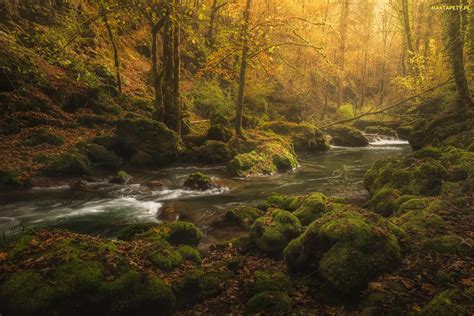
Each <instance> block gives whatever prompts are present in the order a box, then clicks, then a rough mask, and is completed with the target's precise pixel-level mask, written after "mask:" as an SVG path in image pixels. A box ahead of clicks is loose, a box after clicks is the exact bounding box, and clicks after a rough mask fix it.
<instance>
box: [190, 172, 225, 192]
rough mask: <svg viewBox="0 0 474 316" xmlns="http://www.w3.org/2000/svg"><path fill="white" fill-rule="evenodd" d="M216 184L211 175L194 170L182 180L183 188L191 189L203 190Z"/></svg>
mask: <svg viewBox="0 0 474 316" xmlns="http://www.w3.org/2000/svg"><path fill="white" fill-rule="evenodd" d="M216 186H217V185H216V183H215V182H214V180H212V179H211V177H209V176H208V175H205V174H204V173H201V172H196V173H193V174H191V175H189V177H188V178H187V179H186V181H185V182H184V187H185V188H189V189H193V190H201V191H205V190H210V189H212V188H215V187H216Z"/></svg>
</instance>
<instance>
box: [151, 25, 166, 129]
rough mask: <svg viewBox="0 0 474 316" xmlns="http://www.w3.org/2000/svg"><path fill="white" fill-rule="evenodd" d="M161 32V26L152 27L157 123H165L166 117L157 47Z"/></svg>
mask: <svg viewBox="0 0 474 316" xmlns="http://www.w3.org/2000/svg"><path fill="white" fill-rule="evenodd" d="M159 30H160V27H159V24H155V25H153V26H152V30H151V68H152V70H151V71H152V75H153V90H154V92H155V113H154V119H155V120H157V121H160V122H161V121H163V115H164V106H163V92H162V90H161V81H162V76H161V75H160V73H159V72H158V60H157V58H158V57H157V54H158V51H157V50H158V45H157V37H158V32H159Z"/></svg>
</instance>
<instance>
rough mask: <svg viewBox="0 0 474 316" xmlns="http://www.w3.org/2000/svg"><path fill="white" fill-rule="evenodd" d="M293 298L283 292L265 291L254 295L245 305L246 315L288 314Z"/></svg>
mask: <svg viewBox="0 0 474 316" xmlns="http://www.w3.org/2000/svg"><path fill="white" fill-rule="evenodd" d="M290 312H291V299H290V297H289V296H288V294H286V293H283V292H263V293H259V294H257V295H255V296H253V297H252V298H251V299H250V300H249V301H248V302H247V305H246V306H245V315H286V314H289V313H290Z"/></svg>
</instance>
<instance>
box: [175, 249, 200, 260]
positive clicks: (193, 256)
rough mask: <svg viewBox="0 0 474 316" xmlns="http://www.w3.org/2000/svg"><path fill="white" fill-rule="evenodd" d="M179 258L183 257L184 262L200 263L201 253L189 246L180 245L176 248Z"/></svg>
mask: <svg viewBox="0 0 474 316" xmlns="http://www.w3.org/2000/svg"><path fill="white" fill-rule="evenodd" d="M178 251H179V253H180V254H181V257H183V260H184V261H191V262H194V263H201V261H202V259H201V253H200V252H199V250H198V249H196V248H193V247H191V246H187V245H182V246H179V248H178Z"/></svg>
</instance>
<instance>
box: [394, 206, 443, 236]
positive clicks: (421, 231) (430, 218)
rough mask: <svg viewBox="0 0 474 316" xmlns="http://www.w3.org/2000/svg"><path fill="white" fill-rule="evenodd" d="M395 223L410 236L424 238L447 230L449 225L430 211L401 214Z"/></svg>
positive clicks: (395, 219)
mask: <svg viewBox="0 0 474 316" xmlns="http://www.w3.org/2000/svg"><path fill="white" fill-rule="evenodd" d="M393 222H394V223H395V224H396V225H398V226H400V227H401V228H402V229H403V230H405V231H406V232H407V233H409V234H413V235H415V236H419V237H420V238H421V237H424V236H427V235H430V234H436V232H442V231H444V230H446V229H447V227H448V224H447V223H446V222H445V221H444V220H443V219H442V218H441V217H440V216H438V215H436V214H434V213H432V212H430V211H428V210H414V211H408V212H406V213H403V214H401V215H400V216H397V217H395V218H394V219H393Z"/></svg>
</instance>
